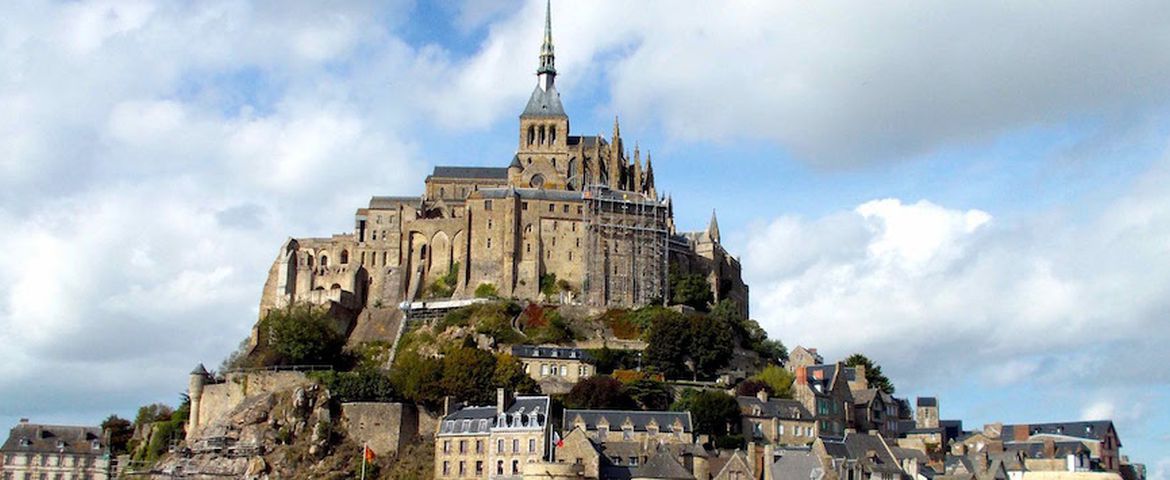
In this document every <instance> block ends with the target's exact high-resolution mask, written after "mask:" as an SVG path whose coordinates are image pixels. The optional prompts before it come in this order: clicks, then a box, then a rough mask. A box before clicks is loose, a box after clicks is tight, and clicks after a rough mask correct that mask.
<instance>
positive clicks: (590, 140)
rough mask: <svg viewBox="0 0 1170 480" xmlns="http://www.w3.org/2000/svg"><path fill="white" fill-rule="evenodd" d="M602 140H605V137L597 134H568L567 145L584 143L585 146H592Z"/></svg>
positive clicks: (602, 141)
mask: <svg viewBox="0 0 1170 480" xmlns="http://www.w3.org/2000/svg"><path fill="white" fill-rule="evenodd" d="M604 142H605V139H604V138H602V137H600V136H597V135H588V136H578V135H569V138H568V144H569V145H578V144H584V145H585V146H586V147H592V146H594V145H597V144H598V143H604Z"/></svg>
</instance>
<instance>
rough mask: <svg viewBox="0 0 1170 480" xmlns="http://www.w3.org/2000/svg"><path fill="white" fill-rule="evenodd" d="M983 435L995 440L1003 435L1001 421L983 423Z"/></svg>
mask: <svg viewBox="0 0 1170 480" xmlns="http://www.w3.org/2000/svg"><path fill="white" fill-rule="evenodd" d="M983 435H984V436H985V437H987V438H988V439H990V440H995V439H998V438H1000V437H1002V436H1003V424H1002V423H988V424H986V425H983Z"/></svg>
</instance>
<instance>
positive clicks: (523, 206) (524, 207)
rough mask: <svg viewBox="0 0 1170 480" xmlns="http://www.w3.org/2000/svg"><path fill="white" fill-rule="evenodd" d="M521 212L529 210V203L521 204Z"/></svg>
mask: <svg viewBox="0 0 1170 480" xmlns="http://www.w3.org/2000/svg"><path fill="white" fill-rule="evenodd" d="M520 209H521V210H528V202H520Z"/></svg>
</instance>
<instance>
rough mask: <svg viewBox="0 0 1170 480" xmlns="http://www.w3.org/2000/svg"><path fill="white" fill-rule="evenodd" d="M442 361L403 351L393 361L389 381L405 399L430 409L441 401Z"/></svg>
mask: <svg viewBox="0 0 1170 480" xmlns="http://www.w3.org/2000/svg"><path fill="white" fill-rule="evenodd" d="M442 379H443V362H442V360H439V359H436V358H431V357H427V356H423V355H419V354H418V352H415V351H411V350H405V351H402V352H399V353H398V355H397V357H396V358H395V359H394V369H393V370H392V371H391V373H390V381H391V383H392V384H393V385H394V388H395V389H397V390H398V392H399V393H400V394H401V395H402V396H403V397H404V398H406V399H408V400H411V401H413V402H418V403H421V404H423V405H427V406H430V407H435V406H438V405H440V404H441V403H442V401H443V385H442V383H441V381H442Z"/></svg>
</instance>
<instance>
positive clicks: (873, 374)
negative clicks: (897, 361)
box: [845, 353, 894, 394]
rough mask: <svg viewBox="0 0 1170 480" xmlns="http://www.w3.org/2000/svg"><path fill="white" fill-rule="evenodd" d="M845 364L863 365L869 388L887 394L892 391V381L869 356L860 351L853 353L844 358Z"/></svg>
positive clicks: (852, 365) (851, 365)
mask: <svg viewBox="0 0 1170 480" xmlns="http://www.w3.org/2000/svg"><path fill="white" fill-rule="evenodd" d="M845 365H848V366H850V367H856V366H858V365H860V366H863V367H865V382H866V383H868V384H869V388H876V389H878V390H881V391H883V392H885V393H888V394H893V393H894V383H893V382H891V381H890V379H889V378H888V377H886V375H885V374H883V373H882V367H881V365H878V364H877V363H874V361H873V360H870V359H869V357H866V356H865V355H862V354H860V353H854V354H853V355H850V356H849V358H846V359H845Z"/></svg>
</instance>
